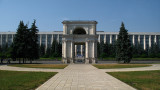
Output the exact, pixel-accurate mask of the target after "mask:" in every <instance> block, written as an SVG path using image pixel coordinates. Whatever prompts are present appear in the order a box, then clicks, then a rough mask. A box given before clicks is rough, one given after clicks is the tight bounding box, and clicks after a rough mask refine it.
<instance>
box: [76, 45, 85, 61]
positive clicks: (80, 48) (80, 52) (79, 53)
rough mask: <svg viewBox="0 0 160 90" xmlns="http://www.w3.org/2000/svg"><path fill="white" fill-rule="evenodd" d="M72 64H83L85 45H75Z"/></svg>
mask: <svg viewBox="0 0 160 90" xmlns="http://www.w3.org/2000/svg"><path fill="white" fill-rule="evenodd" d="M74 45H75V52H74V63H85V43H75V44H74Z"/></svg>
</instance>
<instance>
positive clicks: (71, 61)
mask: <svg viewBox="0 0 160 90" xmlns="http://www.w3.org/2000/svg"><path fill="white" fill-rule="evenodd" d="M70 59H71V60H70V63H73V42H72V41H71V58H70Z"/></svg>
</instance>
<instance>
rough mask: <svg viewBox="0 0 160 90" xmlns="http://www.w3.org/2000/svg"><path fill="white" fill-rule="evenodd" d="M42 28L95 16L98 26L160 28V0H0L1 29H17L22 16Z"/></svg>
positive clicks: (114, 29)
mask: <svg viewBox="0 0 160 90" xmlns="http://www.w3.org/2000/svg"><path fill="white" fill-rule="evenodd" d="M34 19H36V20H37V26H38V29H39V31H62V30H63V27H62V23H61V22H62V21H63V20H96V21H97V22H98V24H97V30H99V31H106V32H118V31H119V28H120V26H121V22H122V21H123V22H124V24H125V27H126V29H128V31H129V32H160V0H0V32H8V31H11V32H16V29H17V27H18V24H19V22H20V20H23V21H24V23H25V24H29V26H31V23H32V22H33V20H34Z"/></svg>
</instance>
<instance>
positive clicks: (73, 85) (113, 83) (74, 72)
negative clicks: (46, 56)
mask: <svg viewBox="0 0 160 90" xmlns="http://www.w3.org/2000/svg"><path fill="white" fill-rule="evenodd" d="M0 70H12V71H41V72H59V73H58V74H56V75H55V76H53V77H52V78H51V79H49V80H48V81H46V82H45V83H44V84H42V85H41V86H40V87H38V88H37V90H134V88H132V87H130V86H129V85H127V84H125V83H123V82H121V81H120V80H118V79H116V78H114V77H112V76H111V75H109V74H107V73H105V72H117V71H146V70H160V64H153V65H152V66H150V67H139V68H121V69H97V68H95V67H93V66H92V65H90V64H69V65H68V66H67V67H66V68H65V69H40V68H21V67H11V66H7V65H0Z"/></svg>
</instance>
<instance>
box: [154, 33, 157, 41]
mask: <svg viewBox="0 0 160 90" xmlns="http://www.w3.org/2000/svg"><path fill="white" fill-rule="evenodd" d="M154 43H157V36H156V35H155V36H154Z"/></svg>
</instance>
